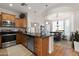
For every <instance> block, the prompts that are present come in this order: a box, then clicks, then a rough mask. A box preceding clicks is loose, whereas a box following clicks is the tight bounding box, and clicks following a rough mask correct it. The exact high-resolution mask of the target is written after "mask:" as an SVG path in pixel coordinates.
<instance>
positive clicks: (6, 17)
mask: <svg viewBox="0 0 79 59" xmlns="http://www.w3.org/2000/svg"><path fill="white" fill-rule="evenodd" d="M1 15H2V20H11V21H13V20H15V15H12V14H7V13H3V12H2V13H1Z"/></svg>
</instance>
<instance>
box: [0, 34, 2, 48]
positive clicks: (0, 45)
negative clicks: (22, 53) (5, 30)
mask: <svg viewBox="0 0 79 59" xmlns="http://www.w3.org/2000/svg"><path fill="white" fill-rule="evenodd" d="M1 37H2V36H1V35H0V48H2V38H1Z"/></svg>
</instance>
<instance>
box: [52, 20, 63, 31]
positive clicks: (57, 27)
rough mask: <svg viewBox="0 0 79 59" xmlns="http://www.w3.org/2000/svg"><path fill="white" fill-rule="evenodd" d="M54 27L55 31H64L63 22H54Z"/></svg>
mask: <svg viewBox="0 0 79 59" xmlns="http://www.w3.org/2000/svg"><path fill="white" fill-rule="evenodd" d="M57 22H58V24H57ZM52 25H53V31H57V30H64V21H62V20H60V21H53V22H52Z"/></svg>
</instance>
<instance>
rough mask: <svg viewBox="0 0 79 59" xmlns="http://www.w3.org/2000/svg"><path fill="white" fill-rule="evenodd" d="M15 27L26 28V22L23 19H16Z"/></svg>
mask: <svg viewBox="0 0 79 59" xmlns="http://www.w3.org/2000/svg"><path fill="white" fill-rule="evenodd" d="M15 26H16V27H26V26H27V20H26V19H25V18H24V19H20V18H16V20H15Z"/></svg>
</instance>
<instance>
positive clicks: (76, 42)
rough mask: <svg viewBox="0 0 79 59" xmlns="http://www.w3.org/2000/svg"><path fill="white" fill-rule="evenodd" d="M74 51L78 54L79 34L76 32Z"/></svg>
mask: <svg viewBox="0 0 79 59" xmlns="http://www.w3.org/2000/svg"><path fill="white" fill-rule="evenodd" d="M74 49H75V51H77V52H79V33H78V31H76V32H75V38H74Z"/></svg>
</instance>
